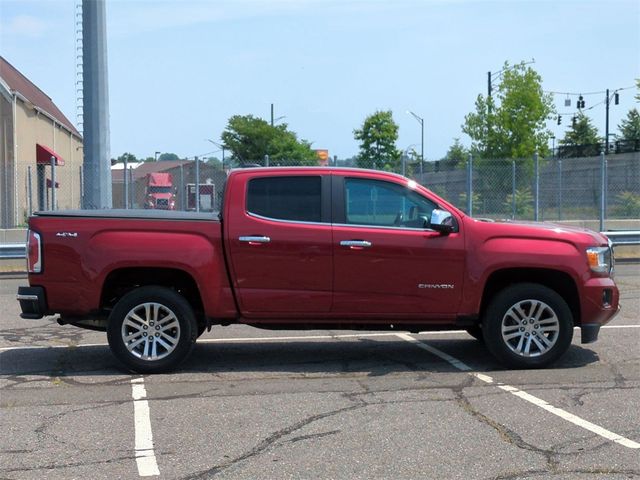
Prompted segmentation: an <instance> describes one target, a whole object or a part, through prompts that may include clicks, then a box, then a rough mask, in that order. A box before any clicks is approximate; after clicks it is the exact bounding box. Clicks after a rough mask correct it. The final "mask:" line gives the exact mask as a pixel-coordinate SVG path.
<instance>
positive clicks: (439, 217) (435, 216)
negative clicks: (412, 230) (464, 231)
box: [427, 208, 453, 235]
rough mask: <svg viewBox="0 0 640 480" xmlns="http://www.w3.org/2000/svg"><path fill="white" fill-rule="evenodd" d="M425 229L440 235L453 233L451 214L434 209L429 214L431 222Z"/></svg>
mask: <svg viewBox="0 0 640 480" xmlns="http://www.w3.org/2000/svg"><path fill="white" fill-rule="evenodd" d="M427 228H430V229H431V230H435V231H436V232H439V233H441V234H442V235H449V234H450V233H451V232H453V217H452V216H451V213H449V212H447V211H446V210H438V209H437V208H434V209H433V211H432V212H431V220H430V221H429V224H428V225H427Z"/></svg>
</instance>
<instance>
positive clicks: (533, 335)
mask: <svg viewBox="0 0 640 480" xmlns="http://www.w3.org/2000/svg"><path fill="white" fill-rule="evenodd" d="M501 330H502V340H503V341H504V343H505V344H506V345H507V346H508V347H509V349H510V350H511V351H512V352H513V353H515V354H516V355H519V356H521V357H538V356H540V355H543V354H545V353H546V352H548V351H549V350H550V349H551V348H553V346H554V345H555V344H556V342H557V340H558V336H559V334H560V322H559V320H558V316H557V315H556V312H554V311H553V309H552V308H551V307H550V306H549V305H547V304H546V303H544V302H541V301H540V300H521V301H519V302H518V303H516V304H514V305H512V306H511V307H510V308H509V309H508V310H507V313H505V315H504V317H503V318H502V325H501Z"/></svg>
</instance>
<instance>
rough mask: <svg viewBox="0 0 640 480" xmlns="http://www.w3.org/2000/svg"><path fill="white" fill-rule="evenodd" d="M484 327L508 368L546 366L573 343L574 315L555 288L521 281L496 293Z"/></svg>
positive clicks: (490, 344)
mask: <svg viewBox="0 0 640 480" xmlns="http://www.w3.org/2000/svg"><path fill="white" fill-rule="evenodd" d="M482 330H483V335H484V340H485V343H486V345H487V348H488V349H489V351H490V352H491V353H492V354H493V355H494V356H495V357H496V358H497V359H498V360H500V361H501V362H502V363H504V364H505V365H507V366H508V367H512V368H538V367H545V366H547V365H549V364H551V363H553V362H554V361H556V360H557V359H558V358H560V356H561V355H563V354H564V353H565V352H566V351H567V349H568V348H569V345H571V339H572V337H573V316H572V314H571V310H570V309H569V306H568V305H567V303H566V302H565V301H564V299H563V298H562V297H561V296H560V295H558V293H556V292H555V291H553V290H551V289H550V288H547V287H545V286H543V285H539V284H535V283H521V284H516V285H513V286H511V287H507V288H505V289H504V290H502V291H501V292H500V293H498V294H497V295H496V296H495V298H494V299H493V300H492V301H491V303H490V304H489V307H488V308H487V310H486V312H485V316H484V319H483V329H482Z"/></svg>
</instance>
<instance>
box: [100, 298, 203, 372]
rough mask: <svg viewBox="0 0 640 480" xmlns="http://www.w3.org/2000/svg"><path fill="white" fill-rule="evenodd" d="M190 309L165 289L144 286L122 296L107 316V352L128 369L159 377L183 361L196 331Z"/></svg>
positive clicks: (183, 300)
mask: <svg viewBox="0 0 640 480" xmlns="http://www.w3.org/2000/svg"><path fill="white" fill-rule="evenodd" d="M197 328H198V327H197V323H196V320H195V316H194V313H193V309H192V308H191V305H189V303H188V302H187V301H186V300H185V299H184V297H182V296H181V295H180V294H178V293H177V292H175V291H174V290H171V289H169V288H165V287H158V286H145V287H140V288H136V289H135V290H132V291H131V292H129V293H127V294H126V295H125V296H123V297H122V298H121V299H120V301H119V302H118V303H117V304H116V305H115V307H114V309H113V311H112V312H111V315H110V316H109V324H108V326H107V338H108V340H109V346H110V347H111V351H112V352H113V354H114V355H115V356H116V358H117V359H118V360H120V361H121V362H122V363H123V364H124V365H125V366H126V367H127V368H128V369H130V370H133V371H135V372H138V373H159V372H163V371H167V370H170V369H172V368H175V367H176V366H177V365H178V364H179V363H180V362H181V361H182V360H184V359H185V358H186V357H187V355H188V354H189V352H190V351H191V348H192V347H193V344H194V343H195V340H196V338H197V334H198V330H197Z"/></svg>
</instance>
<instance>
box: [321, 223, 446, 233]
mask: <svg viewBox="0 0 640 480" xmlns="http://www.w3.org/2000/svg"><path fill="white" fill-rule="evenodd" d="M332 225H333V226H334V227H355V228H377V229H384V230H404V231H411V232H435V230H432V229H430V228H414V227H392V226H388V227H387V226H384V225H361V224H357V223H332Z"/></svg>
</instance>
